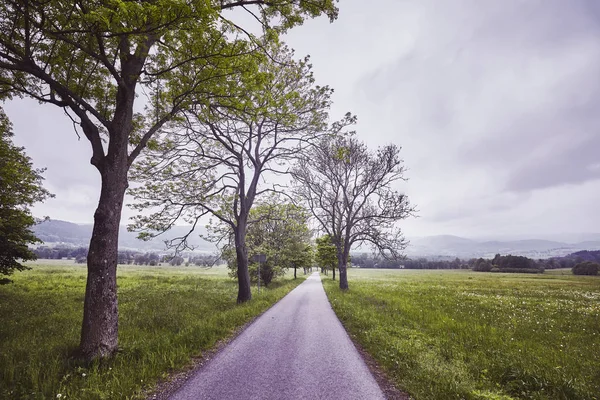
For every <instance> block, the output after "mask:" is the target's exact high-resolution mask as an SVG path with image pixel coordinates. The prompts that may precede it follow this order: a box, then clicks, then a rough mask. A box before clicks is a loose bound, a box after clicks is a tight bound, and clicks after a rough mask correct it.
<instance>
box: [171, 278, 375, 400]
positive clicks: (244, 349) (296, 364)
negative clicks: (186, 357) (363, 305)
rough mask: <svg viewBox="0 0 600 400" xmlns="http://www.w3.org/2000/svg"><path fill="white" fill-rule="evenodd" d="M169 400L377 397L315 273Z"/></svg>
mask: <svg viewBox="0 0 600 400" xmlns="http://www.w3.org/2000/svg"><path fill="white" fill-rule="evenodd" d="M170 399H171V400H198V399H215V400H217V399H218V400H228V399H231V400H234V399H235V400H245V399H261V400H268V399H276V400H282V399H286V400H287V399H344V400H349V399H367V400H377V399H384V396H383V393H382V392H381V390H380V389H379V386H378V385H377V383H376V382H375V379H374V378H373V376H372V375H371V373H370V371H369V369H368V367H367V366H366V365H365V363H364V362H363V360H362V358H361V356H360V355H359V353H358V352H357V350H356V348H355V347H354V345H353V344H352V342H351V340H350V338H349V337H348V335H347V333H346V331H345V330H344V327H343V326H342V324H341V323H340V321H339V320H338V318H337V317H336V315H335V313H334V312H333V310H332V309H331V306H330V305H329V300H328V299H327V296H326V295H325V290H323V285H322V283H321V278H320V277H319V274H318V273H314V274H312V275H311V276H310V277H309V278H308V279H307V280H306V281H305V282H303V283H302V284H301V285H299V286H298V287H297V288H296V289H294V290H293V291H291V292H290V293H289V294H288V295H287V296H286V297H284V298H283V299H281V300H280V301H279V302H278V303H277V304H275V305H274V306H273V307H272V308H271V309H270V310H268V311H267V312H266V313H264V314H263V315H262V316H261V317H260V318H258V319H257V320H256V321H254V323H252V324H251V325H250V326H249V327H248V328H247V329H246V330H245V331H244V332H243V333H242V334H241V335H240V336H238V337H237V338H236V339H235V340H234V341H232V342H231V343H230V344H229V345H228V346H227V347H225V348H224V349H223V350H222V351H221V352H220V353H218V354H217V355H216V356H215V358H213V359H212V360H211V361H210V362H209V363H208V364H206V365H205V366H204V367H202V368H201V369H200V370H199V371H198V372H197V373H196V374H195V375H193V376H192V377H191V378H190V379H189V380H188V381H187V382H185V383H184V384H183V386H181V387H180V388H179V390H178V391H177V392H175V393H174V394H173V395H172V396H171V397H170Z"/></svg>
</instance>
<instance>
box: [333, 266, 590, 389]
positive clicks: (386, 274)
mask: <svg viewBox="0 0 600 400" xmlns="http://www.w3.org/2000/svg"><path fill="white" fill-rule="evenodd" d="M348 275H349V281H350V290H349V291H347V292H341V291H340V290H339V288H338V287H337V282H332V281H331V280H329V279H325V280H324V281H323V283H324V286H325V290H326V292H327V295H328V297H329V300H330V302H331V304H332V307H333V309H334V310H335V312H336V314H337V315H338V317H339V318H340V320H341V321H342V322H343V324H344V326H345V327H346V329H347V330H348V332H349V333H350V335H351V336H352V337H353V338H354V339H355V340H356V341H357V342H358V343H360V345H361V346H362V347H363V348H364V349H365V350H366V351H367V352H369V353H370V354H371V355H372V356H373V358H375V360H376V361H377V362H378V363H379V364H380V366H381V367H382V368H383V369H384V370H385V371H386V373H387V374H388V375H389V377H390V378H391V379H392V380H393V381H394V382H395V384H396V385H397V386H398V387H399V388H400V389H403V390H405V391H406V392H408V393H409V394H410V395H411V396H412V397H414V398H415V399H428V400H430V399H494V400H509V399H537V400H541V399H565V400H566V399H569V400H578V399H581V400H583V399H586V400H592V399H599V398H600V394H599V393H600V278H598V277H575V276H567V275H565V276H562V275H545V274H544V275H526V274H487V273H480V272H477V273H471V272H465V271H382V270H376V271H368V270H350V271H349V273H348Z"/></svg>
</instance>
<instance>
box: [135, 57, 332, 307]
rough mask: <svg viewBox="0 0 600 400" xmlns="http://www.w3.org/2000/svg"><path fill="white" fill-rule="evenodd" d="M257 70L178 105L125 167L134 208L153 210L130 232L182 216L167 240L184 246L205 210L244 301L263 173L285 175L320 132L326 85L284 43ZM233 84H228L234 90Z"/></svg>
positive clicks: (157, 228)
mask: <svg viewBox="0 0 600 400" xmlns="http://www.w3.org/2000/svg"><path fill="white" fill-rule="evenodd" d="M271 53H272V56H273V60H272V61H271V62H268V63H264V64H263V65H261V66H260V68H259V70H258V72H256V73H255V72H253V73H248V74H242V75H239V76H238V77H236V79H235V82H234V84H232V85H231V86H232V89H231V90H232V92H231V96H229V97H228V98H223V99H220V100H219V101H213V102H210V103H209V104H208V105H199V106H198V107H194V108H191V109H189V110H185V112H184V115H185V120H184V121H183V122H182V124H181V126H177V127H173V129H171V130H169V131H168V132H165V133H164V135H163V136H161V137H160V141H159V144H158V145H157V148H156V150H155V151H151V152H148V153H147V156H146V157H143V159H142V160H141V162H140V163H139V164H138V166H137V167H136V168H135V169H134V171H133V175H132V177H133V179H134V180H136V181H138V182H140V183H141V186H140V187H139V188H136V189H135V190H132V191H131V193H132V194H133V195H134V197H135V198H136V199H137V200H138V202H137V203H136V204H134V207H135V208H137V209H139V210H140V211H141V210H144V209H148V208H150V209H154V210H157V211H156V212H154V213H152V214H151V215H149V216H143V215H142V216H139V217H137V218H136V221H135V224H133V229H138V230H142V235H143V237H154V236H156V235H157V234H160V233H162V232H164V231H166V230H168V229H169V228H170V227H171V226H173V224H174V223H175V222H176V221H177V220H179V219H183V220H185V221H186V222H187V223H189V224H191V225H192V230H191V231H190V232H189V233H188V234H187V235H185V236H183V237H181V238H179V239H178V241H176V242H175V243H173V242H172V243H171V245H173V246H175V247H176V248H178V249H185V248H187V247H188V246H187V237H188V236H189V235H190V234H191V233H192V232H193V230H194V228H195V227H196V225H197V223H198V220H199V219H200V218H201V217H203V216H204V215H206V214H209V215H211V216H212V217H214V218H215V219H216V220H218V221H220V222H221V223H223V224H224V225H225V226H226V229H224V230H223V231H222V233H223V235H217V238H216V241H220V240H222V239H223V238H227V239H228V238H229V233H230V232H231V233H232V234H233V244H234V250H235V255H236V258H237V261H236V266H237V274H238V275H237V277H238V298H237V301H238V302H240V303H241V302H244V301H248V300H250V299H251V296H252V295H251V292H250V276H249V271H248V250H247V246H246V232H247V228H248V225H249V216H250V212H251V210H252V207H253V205H254V203H255V201H256V200H257V198H259V197H260V196H261V195H263V194H266V193H269V192H270V193H272V192H276V191H278V190H277V189H276V188H275V187H264V186H263V187H261V186H260V183H261V178H264V174H267V173H269V174H284V173H286V170H285V167H282V165H283V164H285V163H287V162H290V160H292V159H294V158H295V157H296V156H297V154H298V153H299V152H300V151H301V149H302V148H303V147H305V146H306V144H307V143H311V142H314V141H316V140H318V138H319V137H320V136H322V135H323V134H324V127H325V126H326V120H327V117H328V115H327V111H328V109H329V105H330V96H331V90H330V89H329V88H327V87H320V86H315V84H314V78H313V76H312V72H311V65H310V64H309V63H308V59H303V60H299V61H295V60H294V59H293V52H291V51H290V50H289V49H287V48H286V47H285V46H274V47H273V48H272V51H271ZM234 87H235V89H234Z"/></svg>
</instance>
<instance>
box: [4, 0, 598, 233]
mask: <svg viewBox="0 0 600 400" xmlns="http://www.w3.org/2000/svg"><path fill="white" fill-rule="evenodd" d="M367 4H368V5H367ZM339 7H340V17H339V19H338V20H337V21H336V22H334V23H333V24H329V23H328V21H326V20H325V19H319V20H314V21H310V22H308V23H306V24H305V25H304V26H302V27H300V28H297V29H295V30H293V31H292V32H291V33H290V34H289V35H288V36H287V38H286V41H287V42H288V43H289V44H290V45H291V47H293V48H295V49H296V51H297V54H298V55H305V54H310V55H311V57H312V62H313V65H314V71H315V75H316V77H317V79H318V81H319V83H321V84H327V85H330V86H332V87H333V88H335V90H336V93H335V96H334V101H335V104H334V107H333V110H332V116H333V117H336V118H337V117H339V116H341V115H342V114H343V113H344V112H346V111H352V112H353V113H356V114H357V115H358V117H359V124H358V127H357V130H358V134H359V135H360V137H361V138H362V139H364V140H365V141H367V142H368V143H369V144H370V145H372V146H373V147H376V146H378V145H382V144H385V143H388V142H394V143H396V144H398V145H400V146H402V148H403V149H402V153H403V157H404V160H405V163H406V166H407V167H408V168H409V171H408V174H407V175H408V177H409V178H410V180H409V181H408V182H407V183H406V184H405V185H404V186H403V190H405V191H406V193H407V194H408V195H409V197H410V198H411V200H412V202H413V203H414V204H416V205H417V206H418V209H419V215H420V216H419V218H416V219H411V220H407V221H405V222H404V223H403V225H402V226H403V228H404V230H405V233H406V234H407V235H408V236H412V237H414V236H426V235H437V234H455V235H461V236H466V237H473V238H484V237H485V238H491V237H499V238H508V237H521V238H523V237H540V236H544V235H548V234H549V233H557V234H562V233H573V232H598V231H600V212H599V211H600V2H597V1H596V0H589V1H576V0H568V1H565V0H543V1H541V0H522V1H520V0H503V1H500V0H430V1H423V0H411V1H401V0H385V1H384V0H379V1H377V2H365V1H361V0H342V1H341V2H340V4H339ZM4 107H5V110H6V112H7V113H8V115H9V117H10V118H11V120H12V121H13V123H14V126H15V129H14V130H15V134H16V138H15V141H16V142H17V143H18V144H20V145H23V146H25V147H26V148H27V152H28V154H29V155H30V156H31V157H32V158H33V159H34V162H35V164H36V165H37V166H40V167H42V166H44V167H47V168H48V170H47V172H46V174H45V176H46V184H47V187H48V188H49V189H50V190H51V191H52V192H54V193H55V194H56V198H55V199H53V200H50V201H47V202H46V203H45V204H43V205H39V206H36V208H35V210H34V211H35V214H37V215H40V216H41V215H49V216H51V217H52V218H55V219H64V220H69V221H74V222H91V221H92V218H93V213H94V209H95V206H96V204H97V200H98V190H99V177H98V174H97V172H96V171H95V169H94V168H93V167H92V166H91V165H90V164H89V158H90V156H91V151H90V147H89V145H88V143H87V142H86V140H85V138H82V139H81V140H78V139H77V136H76V135H75V133H74V131H73V129H72V126H71V124H70V121H69V119H68V118H67V117H66V116H64V114H62V112H61V111H60V110H57V109H55V108H54V107H53V106H50V105H45V106H40V105H38V104H37V103H35V102H32V101H27V100H15V101H11V102H9V103H7V104H5V105H4ZM124 215H125V217H127V216H129V215H132V212H131V211H129V210H125V212H124Z"/></svg>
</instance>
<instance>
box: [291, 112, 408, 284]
mask: <svg viewBox="0 0 600 400" xmlns="http://www.w3.org/2000/svg"><path fill="white" fill-rule="evenodd" d="M353 122H354V118H352V117H351V116H349V115H348V116H347V119H346V121H345V125H349V124H352V123H353ZM399 153H400V148H399V147H398V146H396V145H394V144H390V145H387V146H384V147H381V148H379V149H378V150H377V151H375V152H373V151H370V150H369V149H368V148H367V146H366V145H365V144H364V143H363V142H361V141H360V140H358V139H357V138H356V137H355V136H354V135H353V134H351V133H350V134H339V135H336V136H332V137H326V138H323V140H322V141H321V142H320V143H319V144H318V145H317V146H315V147H314V148H312V149H310V151H308V152H306V153H304V155H303V156H302V157H301V158H300V160H299V161H298V163H297V165H296V166H295V168H293V170H292V176H293V179H294V193H295V194H296V195H297V196H298V198H299V199H300V200H302V201H303V202H304V203H305V205H306V207H307V208H308V209H309V210H310V211H311V212H312V215H313V217H314V218H315V220H316V221H317V222H318V225H319V227H320V228H321V230H322V231H324V232H325V233H326V234H327V235H329V237H330V239H331V241H332V242H333V244H334V245H335V248H336V256H337V264H338V271H339V274H340V288H341V289H348V274H347V266H348V260H349V256H350V249H351V247H352V246H353V245H355V244H362V243H367V244H370V245H372V246H373V247H374V249H375V250H376V251H378V252H379V253H380V254H382V255H383V256H385V257H391V258H399V257H401V251H402V250H403V249H404V248H405V246H406V241H405V239H404V237H403V235H402V232H401V230H400V229H399V228H398V227H397V222H398V221H400V220H402V219H405V218H407V217H408V216H410V215H412V214H413V213H414V208H413V207H412V206H411V205H410V203H409V201H408V197H407V196H406V195H404V194H402V193H400V192H398V191H397V190H396V189H397V188H396V187H395V184H396V183H397V182H398V181H402V180H404V179H405V178H404V171H405V170H404V166H403V161H402V159H400V157H399Z"/></svg>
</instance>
